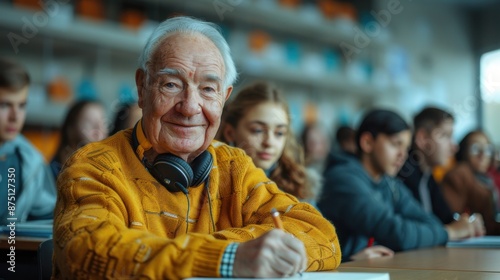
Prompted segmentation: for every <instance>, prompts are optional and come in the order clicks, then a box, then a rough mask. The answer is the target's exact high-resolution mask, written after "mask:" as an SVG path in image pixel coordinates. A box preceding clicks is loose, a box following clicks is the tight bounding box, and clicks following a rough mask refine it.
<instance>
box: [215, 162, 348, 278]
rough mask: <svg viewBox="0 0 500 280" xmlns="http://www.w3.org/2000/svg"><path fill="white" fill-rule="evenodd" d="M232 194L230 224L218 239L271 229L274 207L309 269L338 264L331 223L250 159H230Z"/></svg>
mask: <svg viewBox="0 0 500 280" xmlns="http://www.w3.org/2000/svg"><path fill="white" fill-rule="evenodd" d="M231 163H232V166H231V172H230V174H232V175H231V181H232V185H233V186H241V187H235V188H234V189H233V190H232V192H233V193H232V195H233V196H234V199H231V200H232V201H234V202H235V205H238V204H240V205H242V207H241V208H239V207H236V206H233V207H231V208H230V211H231V213H232V214H231V215H232V217H233V221H232V224H233V227H230V228H227V229H225V230H222V231H219V232H217V233H216V234H215V236H216V237H217V238H219V239H227V240H234V241H238V242H244V241H248V240H251V239H254V238H256V237H258V236H260V235H262V234H264V233H266V232H267V231H269V230H271V229H273V228H274V224H273V220H272V217H271V214H270V212H271V210H272V208H276V209H277V210H278V211H279V212H280V215H281V218H282V220H283V226H284V230H285V231H287V232H289V233H291V234H293V235H294V236H295V237H296V238H298V239H300V240H301V241H302V242H303V243H304V246H305V248H306V251H307V254H308V268H307V270H308V271H318V270H332V269H335V268H337V267H338V266H339V264H340V261H341V252H340V245H339V241H338V238H337V235H336V232H335V228H334V227H333V225H332V224H331V223H330V222H329V221H328V220H326V219H325V218H324V217H323V216H322V215H321V214H320V213H319V212H318V211H317V210H316V209H315V208H314V207H313V206H311V205H310V204H308V203H301V202H299V201H298V200H297V199H296V198H295V197H294V196H292V195H289V194H286V193H284V192H283V191H281V190H279V189H278V187H277V186H276V184H275V183H274V182H272V181H269V179H268V178H267V177H266V176H265V174H264V172H263V171H262V170H261V169H259V168H256V167H255V166H254V164H253V163H252V161H251V159H250V158H249V157H247V156H243V157H241V158H240V160H239V161H231Z"/></svg>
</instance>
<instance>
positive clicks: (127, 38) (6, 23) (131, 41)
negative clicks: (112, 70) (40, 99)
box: [0, 3, 146, 54]
mask: <svg viewBox="0 0 500 280" xmlns="http://www.w3.org/2000/svg"><path fill="white" fill-rule="evenodd" d="M0 11H2V16H1V17H0V27H3V28H6V29H8V30H9V31H11V32H13V33H16V34H17V35H19V36H23V37H24V35H23V32H22V28H23V26H25V25H26V23H25V21H24V20H27V21H28V22H30V23H31V24H33V25H34V26H35V27H36V29H37V33H36V34H35V35H34V36H39V35H43V36H45V37H50V38H54V39H58V40H62V41H68V42H71V43H84V44H90V45H92V46H97V47H105V48H109V49H111V50H114V51H125V52H128V53H134V54H137V53H139V52H140V51H141V49H142V48H143V46H144V44H145V41H146V38H145V37H144V36H139V34H138V33H137V32H134V31H131V30H128V29H126V28H123V27H121V26H120V25H119V24H114V23H111V22H107V21H102V22H99V21H91V20H86V19H82V18H78V17H77V18H73V19H72V20H69V21H64V22H61V21H60V20H59V19H58V18H57V17H48V18H49V21H48V23H47V24H46V25H42V26H37V25H35V24H34V21H33V16H34V15H35V14H36V11H33V10H25V9H19V8H14V7H12V6H11V5H9V4H5V3H0ZM28 37H32V36H26V38H27V39H28V40H30V39H31V38H28ZM23 46H24V45H23V44H20V45H19V48H22V47H23Z"/></svg>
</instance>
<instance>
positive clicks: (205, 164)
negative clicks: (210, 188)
mask: <svg viewBox="0 0 500 280" xmlns="http://www.w3.org/2000/svg"><path fill="white" fill-rule="evenodd" d="M213 162H214V160H213V158H212V154H210V153H209V152H208V151H204V152H203V153H201V155H199V156H198V157H197V158H195V159H194V160H193V162H192V163H191V169H192V170H193V173H194V176H193V182H192V184H191V186H192V187H195V186H199V185H201V183H203V182H204V181H205V180H206V179H207V177H208V175H210V171H212V165H213Z"/></svg>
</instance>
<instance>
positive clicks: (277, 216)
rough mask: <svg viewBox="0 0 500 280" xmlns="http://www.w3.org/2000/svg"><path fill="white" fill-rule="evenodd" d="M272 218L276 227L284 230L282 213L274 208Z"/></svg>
mask: <svg viewBox="0 0 500 280" xmlns="http://www.w3.org/2000/svg"><path fill="white" fill-rule="evenodd" d="M271 216H272V217H273V221H274V227H276V228H277V229H281V230H282V229H283V222H282V221H281V218H280V212H278V210H276V208H273V209H271Z"/></svg>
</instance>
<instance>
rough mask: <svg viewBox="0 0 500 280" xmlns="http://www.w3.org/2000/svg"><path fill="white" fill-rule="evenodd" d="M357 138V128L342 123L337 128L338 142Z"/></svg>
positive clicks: (336, 136) (336, 138)
mask: <svg viewBox="0 0 500 280" xmlns="http://www.w3.org/2000/svg"><path fill="white" fill-rule="evenodd" d="M355 138H356V130H354V129H353V128H352V127H349V126H345V125H342V126H340V127H339V128H338V129H337V133H335V140H336V141H337V143H338V144H341V143H344V142H349V141H351V140H352V139H355Z"/></svg>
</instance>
